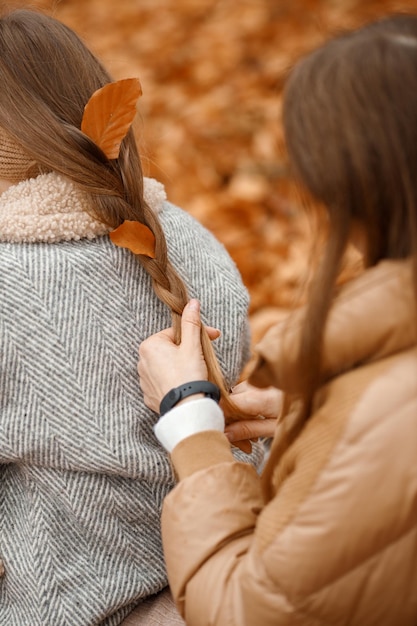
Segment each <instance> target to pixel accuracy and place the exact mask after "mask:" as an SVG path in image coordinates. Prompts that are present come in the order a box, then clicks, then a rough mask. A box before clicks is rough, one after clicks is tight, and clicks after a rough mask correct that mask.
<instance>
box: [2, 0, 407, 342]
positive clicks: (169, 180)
mask: <svg viewBox="0 0 417 626" xmlns="http://www.w3.org/2000/svg"><path fill="white" fill-rule="evenodd" d="M3 4H4V5H6V6H10V5H13V6H22V5H27V3H25V2H19V1H17V2H9V3H7V4H6V3H3ZM30 6H32V7H35V8H40V9H42V10H45V11H46V12H48V13H50V14H52V15H54V16H55V17H56V18H58V19H60V20H61V21H63V22H64V23H66V24H68V25H69V26H70V27H72V28H74V29H75V30H76V31H77V32H78V34H79V35H80V36H81V37H82V38H83V40H84V41H85V42H86V43H87V45H88V46H89V47H90V48H91V49H92V50H93V51H94V52H95V53H96V54H97V55H98V56H99V57H100V59H101V60H102V61H103V63H104V64H105V65H106V67H107V68H108V69H109V70H110V72H111V73H112V75H113V76H114V78H126V77H133V76H135V77H139V78H140V80H141V84H142V88H143V97H142V98H141V101H140V106H139V112H140V123H139V143H140V149H141V153H142V158H143V164H144V172H145V174H146V175H148V176H153V177H155V178H158V179H159V180H160V181H161V182H163V183H164V184H165V187H166V190H167V193H168V197H169V199H170V200H171V201H172V202H174V203H176V204H178V205H179V206H181V207H182V208H183V209H185V210H187V211H188V212H190V213H191V214H192V215H194V216H195V217H196V218H197V219H199V220H200V221H201V222H202V223H203V224H204V225H205V226H207V227H208V228H209V229H210V230H211V231H212V232H213V233H214V234H215V235H216V236H217V237H218V239H220V240H221V241H222V242H223V243H224V245H225V246H226V248H227V249H228V250H229V252H230V254H231V256H232V257H233V259H234V260H235V262H236V264H237V266H238V267H239V269H240V271H241V274H242V277H243V280H244V282H245V284H246V286H247V287H248V289H249V292H250V295H251V309H250V312H251V321H252V329H253V334H254V340H257V339H258V338H259V337H260V336H261V335H262V334H263V332H264V331H265V329H266V328H267V327H268V326H269V324H270V323H271V322H272V321H273V320H275V319H276V318H277V317H279V316H281V315H282V312H285V311H286V310H287V309H288V308H289V307H290V306H291V305H292V303H293V302H294V300H295V299H296V298H297V297H298V296H299V292H300V288H301V286H302V285H303V284H304V282H305V276H306V271H307V269H308V259H309V246H310V239H311V236H310V234H309V229H308V227H307V224H306V221H305V219H303V217H302V214H301V212H300V207H299V206H298V204H297V201H296V199H295V197H294V194H293V193H291V192H290V190H291V188H292V187H291V180H290V178H289V174H288V170H287V166H286V160H285V152H284V150H283V141H282V139H283V138H282V129H281V122H280V113H281V92H282V87H283V83H284V81H285V77H286V75H287V73H288V70H289V69H290V68H291V66H292V65H293V64H294V62H295V61H296V60H297V59H298V58H299V57H300V56H301V55H303V54H305V53H306V52H308V51H309V50H311V49H312V48H314V47H315V46H317V45H318V44H319V43H321V42H322V41H324V40H325V39H326V38H328V37H329V36H331V35H333V34H335V33H337V32H339V31H341V30H344V29H347V28H351V27H354V26H358V25H359V24H362V23H364V22H366V21H369V20H370V19H373V18H376V17H379V16H382V15H385V14H388V13H392V12H398V11H407V10H408V11H410V12H414V13H416V12H417V7H416V1H415V0H117V1H115V0H61V1H56V0H53V1H52V0H34V1H32V2H31V3H30Z"/></svg>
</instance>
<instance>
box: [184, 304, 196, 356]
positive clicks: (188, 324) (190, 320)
mask: <svg viewBox="0 0 417 626" xmlns="http://www.w3.org/2000/svg"><path fill="white" fill-rule="evenodd" d="M200 335H201V319H200V302H199V301H198V300H195V299H192V300H190V301H189V302H188V303H187V304H186V305H185V307H184V310H183V312H182V318H181V344H182V345H183V346H184V347H185V348H189V349H192V350H193V349H197V348H199V349H201V339H200Z"/></svg>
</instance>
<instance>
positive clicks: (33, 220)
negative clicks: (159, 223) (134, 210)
mask: <svg viewBox="0 0 417 626" xmlns="http://www.w3.org/2000/svg"><path fill="white" fill-rule="evenodd" d="M144 196H145V200H146V202H147V203H148V205H149V206H150V208H151V209H152V210H153V211H155V212H156V213H158V212H160V211H161V210H162V207H163V203H164V201H165V200H166V194H165V189H164V187H163V185H162V184H161V183H159V182H158V181H156V180H154V179H152V178H145V179H144ZM110 230H111V228H109V227H108V226H106V225H105V224H103V223H102V222H100V221H99V220H97V219H96V218H95V217H93V216H92V215H90V214H89V212H88V199H87V197H86V195H85V194H83V192H82V191H80V190H79V189H77V187H75V185H74V184H73V183H72V182H71V181H70V180H68V179H67V178H64V177H63V176H60V175H59V174H56V173H55V172H51V173H49V174H41V175H40V176H37V177H36V178H29V179H27V180H24V181H22V182H20V183H18V184H17V185H13V186H12V187H9V188H8V189H7V190H6V191H5V192H3V193H2V194H1V196H0V241H8V242H11V243H31V242H40V241H43V242H47V243H53V242H57V241H69V240H71V239H82V238H84V237H86V238H88V239H93V238H94V237H98V236H100V235H105V234H107V233H108V232H109V231H110Z"/></svg>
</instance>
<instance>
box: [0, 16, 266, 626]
mask: <svg viewBox="0 0 417 626" xmlns="http://www.w3.org/2000/svg"><path fill="white" fill-rule="evenodd" d="M0 83H1V89H0V180H1V191H2V194H1V196H0V241H1V243H0V329H1V353H2V358H1V370H0V402H1V410H0V473H1V482H0V528H1V534H0V559H1V568H0V572H1V575H0V624H4V625H6V624H7V626H41V625H42V626H64V625H65V626H89V625H91V626H92V625H93V624H94V625H97V624H100V625H106V626H115V625H117V624H120V623H121V622H122V621H123V619H124V617H125V616H127V615H128V614H129V613H130V612H131V611H132V609H133V607H134V606H135V605H137V604H138V602H139V601H140V600H142V599H143V598H146V597H147V596H150V595H151V594H155V593H156V592H158V591H160V590H161V589H162V588H164V587H165V586H166V584H167V579H166V573H165V566H164V562H163V555H162V547H161V539H160V530H159V515H160V508H161V504H162V501H163V499H164V497H165V495H166V494H167V493H168V491H169V490H170V489H171V488H172V486H173V471H172V468H171V465H170V461H169V458H168V455H167V454H166V452H165V451H164V450H163V448H162V447H161V446H160V445H159V444H158V443H157V442H156V441H155V439H154V437H153V431H152V427H153V424H154V421H155V415H154V413H152V411H150V410H149V409H147V408H146V407H145V406H144V404H143V396H142V393H141V391H140V390H139V388H138V384H137V372H136V360H137V341H138V338H139V339H141V338H145V337H147V336H148V335H149V334H152V333H153V332H156V331H158V330H160V329H161V328H164V327H166V326H167V325H168V324H169V323H170V319H171V314H172V315H174V318H175V319H174V322H175V320H178V319H180V318H179V316H180V314H181V311H182V309H183V307H184V304H185V303H186V301H187V299H188V297H189V295H188V294H190V295H194V296H197V295H198V297H200V298H201V300H202V302H203V307H204V310H205V313H206V314H207V316H208V319H210V320H213V321H214V323H215V324H216V326H219V327H222V329H223V333H222V336H221V337H220V338H219V339H218V341H217V342H216V344H217V347H216V351H217V356H218V357H219V362H220V366H221V370H222V372H223V374H224V375H225V377H226V380H225V383H224V385H225V387H226V386H230V385H232V384H234V382H236V380H237V377H238V375H239V373H240V371H241V368H242V366H243V364H244V363H245V360H246V358H247V356H248V332H247V330H248V326H247V307H248V295H247V292H246V290H245V289H244V287H243V285H242V283H241V280H240V277H239V274H238V272H237V269H236V267H235V265H234V263H233V262H232V261H231V259H230V257H229V256H228V255H227V253H226V251H225V250H224V248H223V246H221V245H220V244H219V243H218V242H217V241H216V240H215V239H214V238H213V237H212V236H211V235H210V233H209V232H207V231H206V230H205V229H203V228H202V227H201V226H200V225H199V224H198V223H196V222H195V221H194V220H193V219H192V218H191V217H190V216H188V215H187V214H186V213H184V212H183V211H181V210H180V209H178V208H176V207H174V206H173V205H171V204H169V203H168V202H166V199H165V193H164V190H163V188H162V186H161V185H160V184H159V183H157V182H156V181H153V180H148V179H143V177H142V173H141V167H140V161H139V156H138V152H137V148H136V145H135V139H134V136H133V132H132V130H131V129H128V128H129V124H128V125H127V128H126V129H125V130H124V131H123V133H122V134H123V137H119V140H120V141H119V144H120V145H118V141H117V137H116V150H115V146H114V145H113V144H111V146H110V148H108V147H105V143H106V142H104V143H103V141H102V139H101V135H100V133H98V138H96V136H95V130H94V129H95V128H96V124H95V123H96V122H97V124H98V125H99V126H100V123H101V121H102V120H101V112H102V111H101V109H100V106H98V105H97V102H98V103H99V104H100V102H103V101H102V100H100V98H102V97H103V93H104V87H107V86H108V85H109V84H110V83H111V78H110V76H109V75H108V74H107V72H106V71H105V70H104V69H103V67H102V66H101V64H100V63H99V62H98V60H97V59H96V58H95V57H94V56H93V55H92V54H91V53H90V52H89V50H88V49H87V48H86V47H85V45H84V44H83V43H82V42H81V41H80V39H79V38H78V37H77V36H76V35H75V34H74V33H73V32H72V31H71V30H70V29H68V28H67V27H66V26H64V25H63V24H61V23H59V22H57V21H56V20H54V19H52V18H51V17H47V16H45V15H42V14H40V13H37V12H32V11H26V10H22V11H16V12H12V13H10V14H9V15H6V16H4V17H2V19H1V20H0ZM117 85H118V84H117ZM128 85H131V83H129V82H128ZM122 87H123V85H122ZM133 88H134V89H136V93H138V90H139V87H138V83H136V85H135V81H133ZM106 93H109V92H108V91H107V92H106ZM110 93H111V94H116V95H114V98H113V96H111V97H110V104H111V105H112V106H113V105H114V111H113V109H111V110H110V114H109V120H110V121H114V119H116V118H117V115H118V113H117V112H118V110H119V109H118V106H119V104H120V103H119V101H118V96H119V95H120V94H121V96H123V88H122V90H121V92H120V93H119V91H117V90H116V91H115V92H113V91H112V92H110ZM123 97H124V96H123ZM107 100H109V98H107ZM113 100H115V102H113ZM122 100H123V98H122ZM134 100H135V98H134ZM106 102H107V101H106ZM107 104H108V102H107ZM135 105H136V103H135V101H134V102H133V112H134V108H135ZM97 106H98V111H97V110H96V109H97ZM128 109H129V110H128V112H130V114H131V113H132V106H130V108H129V107H128ZM116 126H117V125H116ZM90 131H92V133H93V137H92V136H91V135H90V134H89V133H90ZM126 133H127V134H126ZM105 134H106V133H105ZM124 135H126V136H124ZM110 143H111V142H110ZM132 224H133V225H134V227H137V229H138V230H139V241H136V240H137V239H138V236H137V235H135V232H136V231H137V229H136V230H134V231H132V232H133V235H135V236H133V235H132V232H131V231H130V230H129V228H130V229H132V228H133V227H132ZM120 225H122V226H123V227H126V226H127V228H128V235H129V236H130V239H131V238H132V236H133V240H134V241H133V244H135V246H136V245H137V244H138V243H139V244H140V245H139V248H137V247H134V249H135V250H138V249H139V253H138V254H134V253H133V252H132V251H131V250H130V249H129V246H128V245H127V240H126V237H125V239H123V237H122V242H121V240H120V238H119V239H117V240H116V239H114V236H115V233H116V232H117V230H115V229H117V228H118V227H119V226H120ZM110 231H112V232H111V233H110V237H109V236H108V233H109V232H110ZM113 231H114V232H113ZM119 233H120V231H119ZM142 236H143V238H144V241H141V237H142ZM135 238H136V240H135ZM115 241H118V243H119V244H120V243H121V244H123V246H122V245H116V243H114V242H115ZM142 244H143V245H142ZM145 244H146V245H145ZM141 245H142V247H141ZM131 247H132V246H131ZM204 341H205V345H206V349H207V350H208V352H207V354H208V355H209V359H211V362H212V368H213V370H212V380H213V381H217V382H219V381H220V384H223V383H222V382H221V377H220V376H219V372H220V369H219V368H218V366H217V362H216V360H215V359H214V354H211V356H210V352H209V350H210V340H209V339H208V335H207V333H204ZM216 366H217V368H218V369H216ZM239 455H240V453H239V454H238V456H239ZM242 458H245V459H248V458H249V457H246V456H242ZM251 458H252V460H253V461H254V462H258V461H260V460H261V450H260V448H255V449H254V453H253V455H252V457H251Z"/></svg>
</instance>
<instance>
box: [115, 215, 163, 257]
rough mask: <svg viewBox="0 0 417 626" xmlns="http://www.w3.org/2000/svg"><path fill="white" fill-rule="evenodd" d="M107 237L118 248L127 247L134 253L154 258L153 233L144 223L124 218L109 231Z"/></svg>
mask: <svg viewBox="0 0 417 626" xmlns="http://www.w3.org/2000/svg"><path fill="white" fill-rule="evenodd" d="M109 237H110V239H111V240H112V242H113V243H114V244H115V245H116V246H119V247H120V248H127V249H128V250H130V251H131V252H133V253H134V254H144V255H145V256H148V257H150V258H151V259H154V258H155V235H154V234H153V232H152V231H151V230H150V229H149V228H148V227H147V226H145V224H141V223H140V222H133V221H131V220H125V221H124V222H123V223H122V224H120V226H118V227H117V228H116V229H115V230H113V231H112V232H111V233H109Z"/></svg>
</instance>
